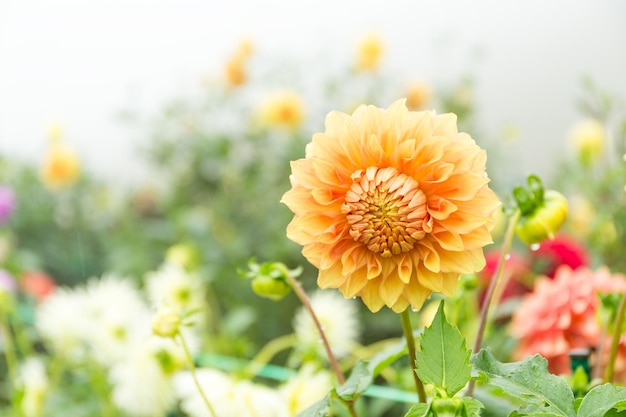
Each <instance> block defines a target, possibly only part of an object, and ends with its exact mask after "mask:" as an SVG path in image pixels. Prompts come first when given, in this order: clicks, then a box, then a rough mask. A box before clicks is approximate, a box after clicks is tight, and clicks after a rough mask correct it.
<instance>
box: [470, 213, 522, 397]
mask: <svg viewBox="0 0 626 417" xmlns="http://www.w3.org/2000/svg"><path fill="white" fill-rule="evenodd" d="M521 215H522V213H521V211H520V210H519V209H517V210H515V213H513V215H512V216H511V218H510V219H509V224H508V226H507V229H506V233H505V234H504V241H503V242H502V253H501V254H500V258H499V259H498V265H497V267H496V270H495V271H494V273H493V276H492V277H491V281H490V282H489V286H488V287H487V293H486V294H485V298H484V300H483V305H482V307H481V309H480V322H479V324H478V330H477V332H476V339H475V341H474V350H473V353H478V351H479V350H480V348H481V347H482V344H483V336H484V334H485V329H486V328H487V320H488V318H489V307H490V306H491V304H492V303H493V302H494V301H496V300H494V294H495V290H496V288H497V287H498V284H499V283H500V279H501V278H502V271H503V270H504V264H505V262H506V260H507V257H508V256H509V251H510V250H511V243H512V242H513V237H514V236H515V226H516V225H517V222H518V221H519V219H520V217H521ZM474 384H475V381H474V380H471V381H470V383H469V385H468V387H467V393H466V395H467V396H468V397H471V396H472V394H473V393H474Z"/></svg>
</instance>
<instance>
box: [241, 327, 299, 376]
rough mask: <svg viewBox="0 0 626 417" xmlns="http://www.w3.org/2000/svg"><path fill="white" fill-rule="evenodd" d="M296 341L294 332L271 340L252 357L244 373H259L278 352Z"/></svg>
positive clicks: (251, 374)
mask: <svg viewBox="0 0 626 417" xmlns="http://www.w3.org/2000/svg"><path fill="white" fill-rule="evenodd" d="M295 342H296V338H295V337H294V335H293V334H288V335H286V336H282V337H279V338H276V339H273V340H271V341H270V342H268V343H267V344H266V345H265V346H263V348H262V349H261V350H260V351H259V353H257V354H256V356H255V357H254V358H252V360H251V361H250V363H249V364H248V366H246V368H245V369H244V375H250V376H254V375H256V374H258V373H259V371H260V370H261V368H262V367H263V366H265V365H267V364H268V363H269V362H270V360H271V359H272V358H273V357H274V356H275V355H276V354H277V353H278V352H281V351H283V350H285V349H288V348H290V347H292V346H293V345H294V344H295Z"/></svg>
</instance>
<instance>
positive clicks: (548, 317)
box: [512, 265, 626, 374]
mask: <svg viewBox="0 0 626 417" xmlns="http://www.w3.org/2000/svg"><path fill="white" fill-rule="evenodd" d="M625 289H626V281H625V277H624V276H623V275H619V274H611V273H610V271H609V270H608V269H607V268H606V267H602V268H600V269H598V270H597V271H592V270H590V269H589V268H586V267H581V268H578V269H575V270H573V269H571V268H570V267H569V266H566V265H564V266H560V267H559V268H557V270H556V273H555V276H554V279H553V280H550V279H549V278H548V277H540V278H539V279H538V280H537V282H536V286H535V289H534V291H533V292H532V293H531V294H529V295H528V296H526V297H525V299H524V301H523V302H522V304H521V305H520V307H519V308H518V309H517V311H516V312H515V314H514V315H513V322H512V332H513V334H514V335H515V336H517V337H518V338H519V345H518V349H517V350H516V351H515V352H514V356H515V357H516V359H522V358H525V357H527V356H530V355H533V354H535V353H538V354H540V355H542V356H543V357H545V358H546V359H547V360H548V367H549V369H550V372H553V373H556V374H564V373H569V372H570V362H569V356H568V353H569V351H570V350H571V349H576V348H592V347H596V346H597V345H598V342H599V339H600V336H601V335H600V326H599V323H598V319H597V312H598V309H599V307H600V300H599V298H598V294H599V293H610V292H617V291H624V290H625Z"/></svg>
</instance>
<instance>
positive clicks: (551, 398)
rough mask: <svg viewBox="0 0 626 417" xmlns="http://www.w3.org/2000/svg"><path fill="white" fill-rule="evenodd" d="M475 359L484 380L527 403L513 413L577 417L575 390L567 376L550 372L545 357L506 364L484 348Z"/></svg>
mask: <svg viewBox="0 0 626 417" xmlns="http://www.w3.org/2000/svg"><path fill="white" fill-rule="evenodd" d="M472 362H473V364H474V368H475V370H476V371H477V372H478V373H479V375H480V377H481V379H482V380H484V381H486V382H487V383H489V384H491V385H492V386H495V387H498V388H499V389H501V390H502V391H504V392H505V393H507V394H509V395H511V396H514V397H517V398H518V399H520V400H522V401H523V402H524V403H525V404H526V405H525V407H524V408H523V409H520V410H518V411H517V412H513V413H511V415H515V414H517V415H533V416H536V417H539V416H548V415H551V416H567V417H574V416H576V412H575V411H574V394H573V393H572V390H571V389H570V387H569V385H568V384H567V382H566V381H565V380H564V379H563V378H560V377H558V376H556V375H552V374H551V373H549V372H548V362H547V361H546V360H545V359H544V358H542V357H541V356H539V355H535V356H532V357H530V358H527V359H525V360H523V361H521V362H513V363H502V362H499V361H498V360H497V359H496V358H495V357H494V356H493V353H491V351H490V350H484V349H483V350H481V351H480V352H478V353H477V354H476V355H474V356H473V357H472Z"/></svg>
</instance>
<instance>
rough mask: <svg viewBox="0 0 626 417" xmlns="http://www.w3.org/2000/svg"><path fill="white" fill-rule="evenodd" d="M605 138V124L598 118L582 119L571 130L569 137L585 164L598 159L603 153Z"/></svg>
mask: <svg viewBox="0 0 626 417" xmlns="http://www.w3.org/2000/svg"><path fill="white" fill-rule="evenodd" d="M605 138H606V131H605V128H604V125H603V124H602V123H601V122H600V121H599V120H597V119H585V120H580V121H578V122H577V123H576V124H574V125H573V126H572V128H571V129H570V132H569V139H570V141H571V143H572V145H573V146H574V148H575V150H576V152H577V154H578V157H579V158H580V160H581V162H582V163H583V164H585V165H589V164H590V163H592V162H593V161H596V160H597V159H598V158H599V157H600V156H601V155H602V152H604V143H605V142H606V139H605Z"/></svg>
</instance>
